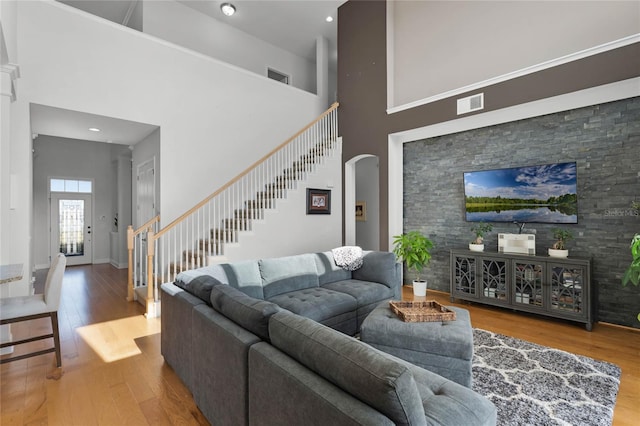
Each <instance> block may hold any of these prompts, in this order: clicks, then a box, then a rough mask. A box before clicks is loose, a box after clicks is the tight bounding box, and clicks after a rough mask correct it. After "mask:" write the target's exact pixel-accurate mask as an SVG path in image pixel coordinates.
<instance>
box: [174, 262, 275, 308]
mask: <svg viewBox="0 0 640 426" xmlns="http://www.w3.org/2000/svg"><path fill="white" fill-rule="evenodd" d="M204 276H209V277H212V278H214V279H216V280H218V281H219V282H221V283H222V284H229V285H230V286H231V287H234V288H237V289H239V290H241V291H242V292H243V293H246V294H248V295H249V296H251V297H255V298H258V299H264V294H263V292H262V278H261V277H260V269H258V262H257V261H255V260H246V261H242V262H234V263H222V264H215V265H209V266H205V267H203V268H197V269H190V270H188V271H183V272H180V273H179V274H178V276H177V277H176V285H178V286H179V287H181V288H184V289H185V290H186V291H188V292H190V293H191V294H194V295H196V294H195V293H193V292H192V291H191V287H190V283H191V281H192V280H194V279H196V278H199V277H204ZM196 296H198V297H200V298H201V299H202V300H204V301H205V302H207V303H208V304H209V303H210V302H209V299H210V297H209V295H206V296H207V297H206V298H203V297H201V296H199V295H196Z"/></svg>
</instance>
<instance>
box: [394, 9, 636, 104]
mask: <svg viewBox="0 0 640 426" xmlns="http://www.w3.org/2000/svg"><path fill="white" fill-rule="evenodd" d="M392 7H393V10H391V13H390V15H392V18H390V19H392V22H393V23H392V28H393V29H392V31H393V37H391V39H393V40H394V41H393V52H392V56H393V57H394V58H395V59H394V60H395V63H394V65H393V69H392V74H393V81H392V82H390V83H392V84H393V89H392V97H393V98H392V99H389V103H390V106H398V105H403V104H406V103H409V102H412V101H417V100H420V99H423V98H428V97H431V96H434V95H438V94H441V93H444V92H446V91H449V90H454V89H458V88H461V87H464V86H467V85H470V84H473V83H477V82H481V81H484V80H486V79H489V78H492V77H497V76H500V75H503V74H506V73H509V72H513V71H516V70H520V69H523V68H526V67H529V66H532V65H536V64H540V63H542V62H545V61H549V60H552V59H556V58H559V57H562V56H564V55H568V54H571V53H574V52H578V51H581V50H584V49H588V48H591V47H594V46H598V45H601V44H604V43H607V42H611V41H614V40H618V39H621V38H623V37H626V36H630V35H633V34H637V33H638V32H640V2H637V1H510V2H509V1H394V2H393V4H392ZM505 52H508V54H505Z"/></svg>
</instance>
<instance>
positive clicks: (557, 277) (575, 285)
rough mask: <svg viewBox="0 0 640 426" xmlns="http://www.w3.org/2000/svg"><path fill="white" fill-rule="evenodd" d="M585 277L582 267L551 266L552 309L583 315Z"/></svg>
mask: <svg viewBox="0 0 640 426" xmlns="http://www.w3.org/2000/svg"><path fill="white" fill-rule="evenodd" d="M584 278H585V271H584V268H582V267H579V266H576V267H571V266H558V265H553V266H551V309H552V310H558V311H562V312H564V313H567V312H570V313H574V314H577V315H582V314H583V307H582V285H583V284H584Z"/></svg>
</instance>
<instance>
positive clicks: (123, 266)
mask: <svg viewBox="0 0 640 426" xmlns="http://www.w3.org/2000/svg"><path fill="white" fill-rule="evenodd" d="M109 263H110V264H111V266H113V267H114V268H117V269H127V268H128V267H129V264H128V263H118V262H116V261H115V260H113V259H111V260H110V261H109Z"/></svg>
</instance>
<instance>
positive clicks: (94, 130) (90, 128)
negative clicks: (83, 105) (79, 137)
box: [89, 127, 100, 132]
mask: <svg viewBox="0 0 640 426" xmlns="http://www.w3.org/2000/svg"><path fill="white" fill-rule="evenodd" d="M89 130H91V131H92V132H99V131H100V129H98V128H97V127H89Z"/></svg>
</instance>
